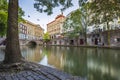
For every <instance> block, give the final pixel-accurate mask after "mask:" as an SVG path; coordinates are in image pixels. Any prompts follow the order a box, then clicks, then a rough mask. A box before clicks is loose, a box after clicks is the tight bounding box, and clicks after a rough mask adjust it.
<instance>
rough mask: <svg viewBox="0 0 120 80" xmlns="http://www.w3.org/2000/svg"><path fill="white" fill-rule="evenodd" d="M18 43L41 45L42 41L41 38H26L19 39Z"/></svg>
mask: <svg viewBox="0 0 120 80" xmlns="http://www.w3.org/2000/svg"><path fill="white" fill-rule="evenodd" d="M19 42H20V45H28V44H37V45H42V44H43V41H42V40H34V39H33V40H27V39H20V40H19Z"/></svg>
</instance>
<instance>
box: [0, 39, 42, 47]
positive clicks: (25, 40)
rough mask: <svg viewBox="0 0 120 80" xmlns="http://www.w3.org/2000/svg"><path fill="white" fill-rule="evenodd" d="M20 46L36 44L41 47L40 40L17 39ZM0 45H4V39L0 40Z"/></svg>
mask: <svg viewBox="0 0 120 80" xmlns="http://www.w3.org/2000/svg"><path fill="white" fill-rule="evenodd" d="M19 42H20V45H27V44H31V43H32V44H37V45H42V44H43V41H42V40H34V39H33V40H27V39H19ZM0 45H6V38H0Z"/></svg>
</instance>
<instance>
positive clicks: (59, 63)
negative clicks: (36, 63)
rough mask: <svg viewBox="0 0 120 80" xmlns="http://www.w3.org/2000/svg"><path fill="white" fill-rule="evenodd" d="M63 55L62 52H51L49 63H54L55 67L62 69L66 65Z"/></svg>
mask: <svg viewBox="0 0 120 80" xmlns="http://www.w3.org/2000/svg"><path fill="white" fill-rule="evenodd" d="M63 60H64V59H63V55H62V54H60V55H59V54H55V53H52V54H49V55H48V64H50V65H54V67H56V68H58V69H60V70H62V69H63V67H64V61H63Z"/></svg>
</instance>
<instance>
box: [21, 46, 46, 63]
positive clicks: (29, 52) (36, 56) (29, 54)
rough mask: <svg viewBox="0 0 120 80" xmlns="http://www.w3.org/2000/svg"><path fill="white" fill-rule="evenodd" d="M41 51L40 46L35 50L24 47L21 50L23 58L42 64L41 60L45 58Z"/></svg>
mask: <svg viewBox="0 0 120 80" xmlns="http://www.w3.org/2000/svg"><path fill="white" fill-rule="evenodd" d="M40 50H41V47H40V46H37V47H35V48H31V47H26V46H22V48H21V52H22V55H23V57H24V58H25V59H27V60H28V61H32V62H40V60H41V59H42V58H43V57H44V55H43V53H42V52H41V51H40Z"/></svg>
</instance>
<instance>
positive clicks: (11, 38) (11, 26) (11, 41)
mask: <svg viewBox="0 0 120 80" xmlns="http://www.w3.org/2000/svg"><path fill="white" fill-rule="evenodd" d="M7 25H8V26H7V44H6V49H5V60H4V63H16V62H20V61H21V58H22V56H21V52H20V46H19V37H18V0H9V6H8V24H7Z"/></svg>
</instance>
